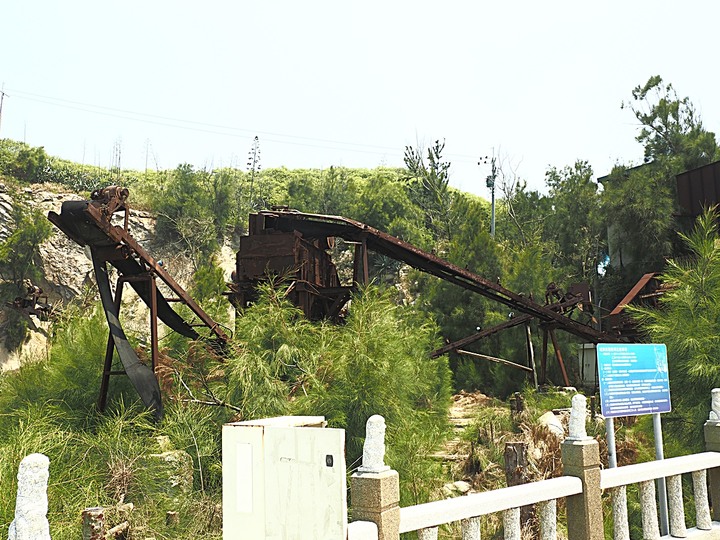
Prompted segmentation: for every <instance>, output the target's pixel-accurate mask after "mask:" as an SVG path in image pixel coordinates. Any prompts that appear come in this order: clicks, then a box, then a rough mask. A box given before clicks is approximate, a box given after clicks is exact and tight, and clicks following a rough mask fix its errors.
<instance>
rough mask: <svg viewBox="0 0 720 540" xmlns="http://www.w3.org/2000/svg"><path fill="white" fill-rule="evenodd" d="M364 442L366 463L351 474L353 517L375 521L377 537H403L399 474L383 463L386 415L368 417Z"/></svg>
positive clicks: (389, 539) (396, 539) (392, 539)
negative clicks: (401, 531) (384, 416)
mask: <svg viewBox="0 0 720 540" xmlns="http://www.w3.org/2000/svg"><path fill="white" fill-rule="evenodd" d="M365 430H366V435H365V444H364V446H363V464H362V466H361V467H360V468H359V469H358V472H356V473H355V474H353V475H352V476H351V477H350V505H351V507H352V518H353V521H358V520H361V521H372V522H373V523H375V524H376V525H377V528H378V540H399V538H400V476H399V475H398V473H397V471H393V470H392V469H390V467H388V466H386V465H385V463H384V456H385V419H384V418H383V417H382V416H378V415H375V416H372V417H370V419H368V421H367V424H366V427H365Z"/></svg>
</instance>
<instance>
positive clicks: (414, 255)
mask: <svg viewBox="0 0 720 540" xmlns="http://www.w3.org/2000/svg"><path fill="white" fill-rule="evenodd" d="M270 215H271V216H273V217H275V218H276V221H279V220H281V219H282V220H285V221H286V222H287V223H288V226H290V227H293V226H294V224H296V223H298V222H300V223H302V222H304V223H310V224H311V225H315V228H316V229H317V230H323V229H332V233H330V232H328V231H326V232H328V234H331V235H332V236H340V237H341V238H345V239H349V240H357V239H358V237H359V236H360V235H361V234H362V236H363V237H364V238H367V240H368V242H367V243H368V247H370V249H374V250H375V251H378V252H380V253H384V254H386V255H389V256H391V257H393V258H395V259H397V260H400V261H403V262H405V263H407V264H409V265H410V266H412V267H414V268H417V269H418V270H421V271H424V272H426V273H429V274H432V275H435V276H437V277H440V278H442V279H445V280H447V281H449V282H451V283H455V284H456V285H459V286H461V287H463V288H466V289H468V290H472V291H475V292H477V293H478V294H481V295H483V296H485V297H487V298H490V299H492V300H495V301H497V302H500V303H502V304H505V305H507V306H509V307H512V308H514V309H517V310H518V311H522V312H523V313H527V314H531V315H534V316H536V317H537V318H539V319H540V320H542V321H545V322H550V321H554V322H557V323H559V325H560V326H561V327H562V328H563V329H564V330H566V331H567V332H570V333H572V334H575V335H576V336H578V337H582V338H584V339H588V340H590V341H593V342H596V343H597V342H600V341H609V342H616V341H620V338H619V337H617V336H612V335H608V334H606V333H604V332H600V331H597V330H595V329H593V328H590V327H588V326H586V325H584V324H581V323H578V322H577V321H573V320H572V319H570V318H569V317H565V316H564V315H561V314H559V313H556V312H554V311H552V310H551V309H548V308H546V307H544V306H541V305H540V304H537V303H536V302H534V301H532V300H530V299H529V298H527V297H524V296H522V295H520V294H516V293H514V292H512V291H510V290H508V289H505V288H504V287H502V286H501V285H499V284H497V283H493V282H491V281H489V280H487V279H484V278H482V277H481V276H478V275H477V274H473V273H472V272H469V271H468V270H464V269H462V268H460V267H458V266H456V265H454V264H452V263H449V262H447V261H444V260H442V259H440V258H439V257H437V256H435V255H432V254H430V253H427V252H425V251H423V250H421V249H419V248H417V247H415V246H413V245H411V244H409V243H407V242H404V241H403V240H400V239H399V238H395V237H394V236H391V235H389V234H387V233H383V232H382V231H379V230H377V229H375V228H373V227H370V226H368V225H365V224H363V223H360V222H358V221H354V220H351V219H348V218H342V217H338V216H323V215H319V214H300V213H282V212H277V213H271V214H270ZM279 225H281V226H282V223H279ZM348 229H349V230H348ZM281 230H282V229H281ZM372 240H376V241H377V242H378V244H381V245H377V244H375V243H374V242H371V241H372ZM371 244H372V245H371Z"/></svg>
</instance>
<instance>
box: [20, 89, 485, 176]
mask: <svg viewBox="0 0 720 540" xmlns="http://www.w3.org/2000/svg"><path fill="white" fill-rule="evenodd" d="M13 94H14V95H15V96H16V97H19V98H20V99H25V100H28V101H34V102H37V103H44V104H46V105H51V106H55V107H63V108H67V109H73V110H79V111H82V112H87V113H91V114H99V115H103V116H109V117H113V118H120V119H124V120H131V121H136V122H143V123H147V124H154V125H160V126H165V127H171V128H175V129H184V130H188V131H196V132H200V133H209V134H214V135H223V136H228V137H242V138H252V137H250V134H258V133H259V134H262V135H268V136H270V137H282V138H284V139H290V140H282V139H273V138H264V140H266V141H270V142H274V143H278V144H289V145H294V146H304V147H309V148H323V149H328V150H345V151H351V152H357V153H364V154H376V155H377V154H386V153H392V154H398V155H399V154H400V150H399V149H398V148H394V147H388V146H380V145H373V144H365V143H357V142H344V141H338V140H333V139H322V138H314V137H306V136H302V135H287V134H283V133H276V132H268V131H261V130H254V129H246V128H238V127H233V126H225V125H220V124H212V123H208V122H198V121H193V120H184V119H180V118H173V117H168V116H161V115H156V114H150V113H139V112H135V111H130V110H127V109H119V108H116V107H107V106H103V105H95V104H91V103H84V102H80V101H73V100H68V99H63V98H56V97H52V96H45V95H42V94H36V93H33V92H25V91H22V90H15V89H14V90H13ZM48 100H49V101H48ZM127 115H130V116H127ZM168 122H172V123H168ZM183 124H186V125H183ZM192 126H197V127H192ZM202 126H204V127H202ZM210 128H212V129H210ZM219 130H223V131H219ZM228 132H230V133H228ZM233 132H241V133H245V134H247V135H239V134H238V133H233ZM292 139H295V140H292ZM299 141H310V142H312V143H327V144H331V145H340V147H337V146H326V145H323V144H310V143H307V142H299ZM344 147H351V148H344ZM352 147H354V148H352ZM448 157H452V158H458V160H459V161H461V162H465V163H470V162H471V161H470V160H472V162H474V161H475V160H476V159H477V158H476V157H474V156H470V155H463V154H448Z"/></svg>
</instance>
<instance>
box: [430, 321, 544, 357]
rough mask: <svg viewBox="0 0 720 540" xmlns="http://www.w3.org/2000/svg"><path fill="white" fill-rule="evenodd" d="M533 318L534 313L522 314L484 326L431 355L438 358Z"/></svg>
mask: <svg viewBox="0 0 720 540" xmlns="http://www.w3.org/2000/svg"><path fill="white" fill-rule="evenodd" d="M532 318H533V317H532V315H520V316H517V317H515V318H513V319H509V320H507V321H505V322H502V323H500V324H498V325H496V326H492V327H490V328H484V329H482V330H480V331H479V332H476V333H475V334H472V335H470V336H467V337H464V338H462V339H458V340H457V341H453V342H452V343H448V344H447V345H443V346H442V347H440V348H439V349H436V350H434V351H433V352H431V353H430V357H431V358H437V357H438V356H442V355H443V354H446V353H449V352H450V351H455V350H457V349H459V348H461V347H466V346H468V345H470V344H471V343H475V342H476V341H480V340H481V339H483V338H486V337H488V336H491V335H493V334H497V333H498V332H501V331H502V330H506V329H508V328H513V327H514V326H519V325H521V324H524V323H526V322H528V321H530V320H532Z"/></svg>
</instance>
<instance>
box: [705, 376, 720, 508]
mask: <svg viewBox="0 0 720 540" xmlns="http://www.w3.org/2000/svg"><path fill="white" fill-rule="evenodd" d="M710 407H711V409H710V415H709V418H708V420H707V421H706V422H705V426H704V431H705V448H706V449H707V451H708V452H720V388H713V390H712V399H711V404H710ZM708 486H709V488H710V489H709V491H710V507H711V508H712V519H713V520H714V521H720V469H708Z"/></svg>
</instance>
